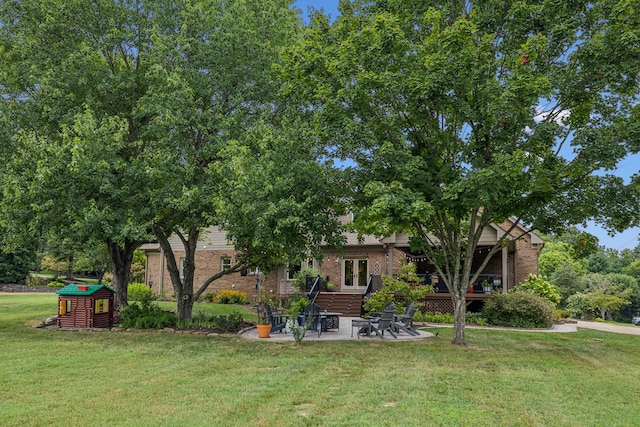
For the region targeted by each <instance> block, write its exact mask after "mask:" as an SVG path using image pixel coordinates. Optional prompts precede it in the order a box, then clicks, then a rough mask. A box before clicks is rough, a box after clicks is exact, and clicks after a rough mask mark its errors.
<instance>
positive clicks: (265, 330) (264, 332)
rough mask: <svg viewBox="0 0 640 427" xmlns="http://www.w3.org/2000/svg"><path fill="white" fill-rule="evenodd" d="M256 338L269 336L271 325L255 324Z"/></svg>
mask: <svg viewBox="0 0 640 427" xmlns="http://www.w3.org/2000/svg"><path fill="white" fill-rule="evenodd" d="M256 327H257V328H258V338H269V332H271V325H257V326H256Z"/></svg>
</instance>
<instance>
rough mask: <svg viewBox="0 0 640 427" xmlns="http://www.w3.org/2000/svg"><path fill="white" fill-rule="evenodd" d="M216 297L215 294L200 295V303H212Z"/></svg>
mask: <svg viewBox="0 0 640 427" xmlns="http://www.w3.org/2000/svg"><path fill="white" fill-rule="evenodd" d="M215 297H216V293H215V292H205V293H204V294H202V301H204V302H213V299H214V298H215Z"/></svg>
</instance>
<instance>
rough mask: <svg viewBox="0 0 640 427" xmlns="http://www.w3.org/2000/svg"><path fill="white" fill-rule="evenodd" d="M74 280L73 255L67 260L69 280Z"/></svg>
mask: <svg viewBox="0 0 640 427" xmlns="http://www.w3.org/2000/svg"><path fill="white" fill-rule="evenodd" d="M66 280H73V254H72V255H69V258H68V259H67V279H66Z"/></svg>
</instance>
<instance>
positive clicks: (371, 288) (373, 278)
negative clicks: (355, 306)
mask: <svg viewBox="0 0 640 427" xmlns="http://www.w3.org/2000/svg"><path fill="white" fill-rule="evenodd" d="M381 287H382V277H381V276H380V275H376V274H371V275H369V281H368V282H367V287H366V288H365V290H364V292H363V293H362V299H361V300H360V316H364V303H365V301H366V300H367V299H368V298H369V297H370V296H371V294H372V293H373V292H375V291H377V290H378V289H380V288H381Z"/></svg>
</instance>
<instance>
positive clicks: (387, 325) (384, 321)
mask: <svg viewBox="0 0 640 427" xmlns="http://www.w3.org/2000/svg"><path fill="white" fill-rule="evenodd" d="M393 316H395V311H394V304H393V301H392V302H390V303H389V304H387V306H386V307H385V309H384V311H383V312H382V313H381V314H380V317H379V318H378V319H375V320H371V332H375V333H376V335H377V336H379V337H380V338H382V339H384V333H385V331H387V332H389V334H390V335H391V336H392V337H394V338H398V336H397V335H396V334H395V333H394V331H393Z"/></svg>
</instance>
